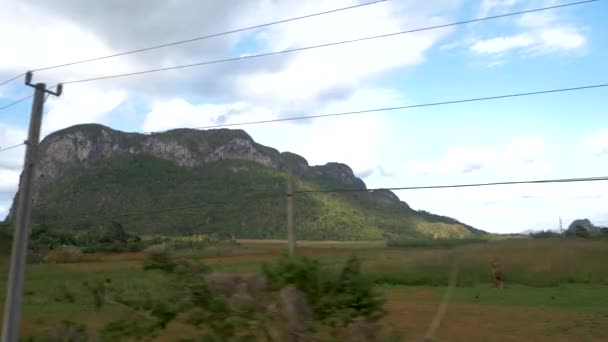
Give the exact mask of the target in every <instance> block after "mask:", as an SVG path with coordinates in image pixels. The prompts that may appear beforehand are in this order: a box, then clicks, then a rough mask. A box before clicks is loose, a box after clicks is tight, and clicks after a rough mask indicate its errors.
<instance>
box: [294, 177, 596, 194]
mask: <svg viewBox="0 0 608 342" xmlns="http://www.w3.org/2000/svg"><path fill="white" fill-rule="evenodd" d="M607 180H608V176H605V177H586V178H561V179H542V180H530V181H511V182H492V183H471V184H448V185H426V186H400V187H388V188H372V189H327V190H299V191H294V194H310V193H336V192H376V191H386V190H419V189H447V188H470V187H480V186H497V185H517V184H548V183H573V182H596V181H607Z"/></svg>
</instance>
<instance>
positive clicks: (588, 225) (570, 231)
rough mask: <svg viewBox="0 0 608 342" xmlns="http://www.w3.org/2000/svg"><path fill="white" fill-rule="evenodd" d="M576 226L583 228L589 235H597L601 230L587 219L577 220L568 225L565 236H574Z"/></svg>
mask: <svg viewBox="0 0 608 342" xmlns="http://www.w3.org/2000/svg"><path fill="white" fill-rule="evenodd" d="M577 226H581V227H583V228H585V229H586V230H587V231H588V232H589V234H591V235H596V234H599V233H600V229H601V227H598V226H596V225H594V224H593V223H591V221H590V220H589V219H577V220H574V221H572V223H570V225H569V226H568V229H566V234H574V233H575V232H576V227H577Z"/></svg>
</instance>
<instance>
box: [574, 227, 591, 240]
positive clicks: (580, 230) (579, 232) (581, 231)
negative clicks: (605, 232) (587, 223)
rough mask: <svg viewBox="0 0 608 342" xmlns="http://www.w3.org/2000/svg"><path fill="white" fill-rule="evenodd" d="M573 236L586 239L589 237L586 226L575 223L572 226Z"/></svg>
mask: <svg viewBox="0 0 608 342" xmlns="http://www.w3.org/2000/svg"><path fill="white" fill-rule="evenodd" d="M574 236H576V237H580V238H584V239H586V238H588V237H589V231H588V230H587V228H585V227H583V226H580V225H577V226H576V227H575V228H574Z"/></svg>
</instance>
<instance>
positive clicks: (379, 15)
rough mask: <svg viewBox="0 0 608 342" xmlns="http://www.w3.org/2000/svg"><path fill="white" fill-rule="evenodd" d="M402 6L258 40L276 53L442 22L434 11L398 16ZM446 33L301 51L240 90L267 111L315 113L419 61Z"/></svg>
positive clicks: (293, 27)
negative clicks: (325, 103)
mask: <svg viewBox="0 0 608 342" xmlns="http://www.w3.org/2000/svg"><path fill="white" fill-rule="evenodd" d="M304 3H305V2H302V6H304ZM444 3H445V4H448V2H444ZM306 4H310V2H306ZM319 4H320V3H319ZM404 6H407V4H405V3H399V2H396V3H391V2H389V3H384V4H381V5H374V6H369V7H366V8H365V9H360V10H353V11H349V12H348V13H347V12H344V13H340V15H339V21H340V25H336V20H337V18H338V16H337V14H336V15H335V16H333V15H328V16H321V17H316V18H313V19H311V20H308V21H299V22H293V23H290V24H289V25H285V26H276V27H271V28H269V29H268V30H265V31H263V34H262V35H259V36H258V37H259V39H258V40H259V42H260V44H262V45H263V46H264V47H265V48H264V50H266V51H268V50H269V51H276V50H282V49H286V48H293V47H301V46H309V45H315V44H323V43H328V42H334V41H341V40H347V39H353V38H359V37H366V36H373V35H377V34H385V33H391V32H397V31H401V30H404V29H407V28H414V27H419V26H424V25H434V24H440V23H444V22H446V20H445V19H444V18H442V17H439V16H436V15H434V14H433V13H432V12H431V13H428V14H427V13H425V11H428V12H430V11H429V10H428V9H425V10H421V9H420V10H419V9H418V8H416V9H415V10H411V12H410V11H408V12H399V10H401V9H402V7H404ZM317 7H320V5H319V6H317ZM302 11H303V12H306V11H304V10H302V9H300V10H299V12H302ZM421 14H426V15H421ZM363 22H366V23H368V24H366V25H362V24H361V23H363ZM372 23H373V24H372ZM450 32H451V30H449V29H445V30H433V31H428V32H419V33H417V34H411V35H401V36H393V37H387V38H382V39H376V40H370V41H363V42H358V43H353V44H346V45H341V46H336V47H328V48H323V49H319V50H310V51H303V52H300V53H297V54H294V55H293V56H292V57H291V59H289V60H288V61H287V62H286V63H285V65H284V67H283V68H281V69H280V70H270V71H259V72H256V73H254V74H248V75H245V76H244V77H242V78H240V79H239V81H238V88H239V89H240V95H241V97H246V98H249V99H252V100H254V101H264V103H265V104H266V105H269V106H271V107H275V108H281V107H282V108H285V107H286V108H290V107H298V108H304V109H305V110H315V109H316V108H315V106H316V105H317V102H323V101H326V100H333V99H334V98H336V97H337V98H339V97H340V96H348V94H349V93H351V92H352V91H353V89H356V88H357V87H358V86H359V85H360V84H361V83H362V82H363V81H366V80H369V79H371V78H373V77H376V76H379V75H381V74H383V73H387V72H389V71H391V70H395V69H397V68H403V67H410V66H413V65H416V64H419V63H421V62H423V61H424V53H425V52H426V51H427V50H428V49H430V48H431V47H432V46H433V45H434V44H435V43H437V42H438V41H439V40H440V39H441V38H443V37H445V36H446V35H447V34H449V33H450Z"/></svg>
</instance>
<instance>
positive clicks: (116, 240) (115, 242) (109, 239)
mask: <svg viewBox="0 0 608 342" xmlns="http://www.w3.org/2000/svg"><path fill="white" fill-rule="evenodd" d="M77 242H78V243H77V244H78V245H79V246H82V247H84V252H85V253H95V252H111V253H120V252H139V251H141V250H142V249H143V242H142V241H141V237H140V236H139V235H136V234H131V233H128V232H127V231H126V230H125V229H124V227H123V226H122V225H121V224H120V223H118V222H111V223H110V224H107V225H103V226H101V227H98V228H94V229H91V230H88V231H86V232H85V233H83V234H81V235H80V236H78V238H77Z"/></svg>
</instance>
